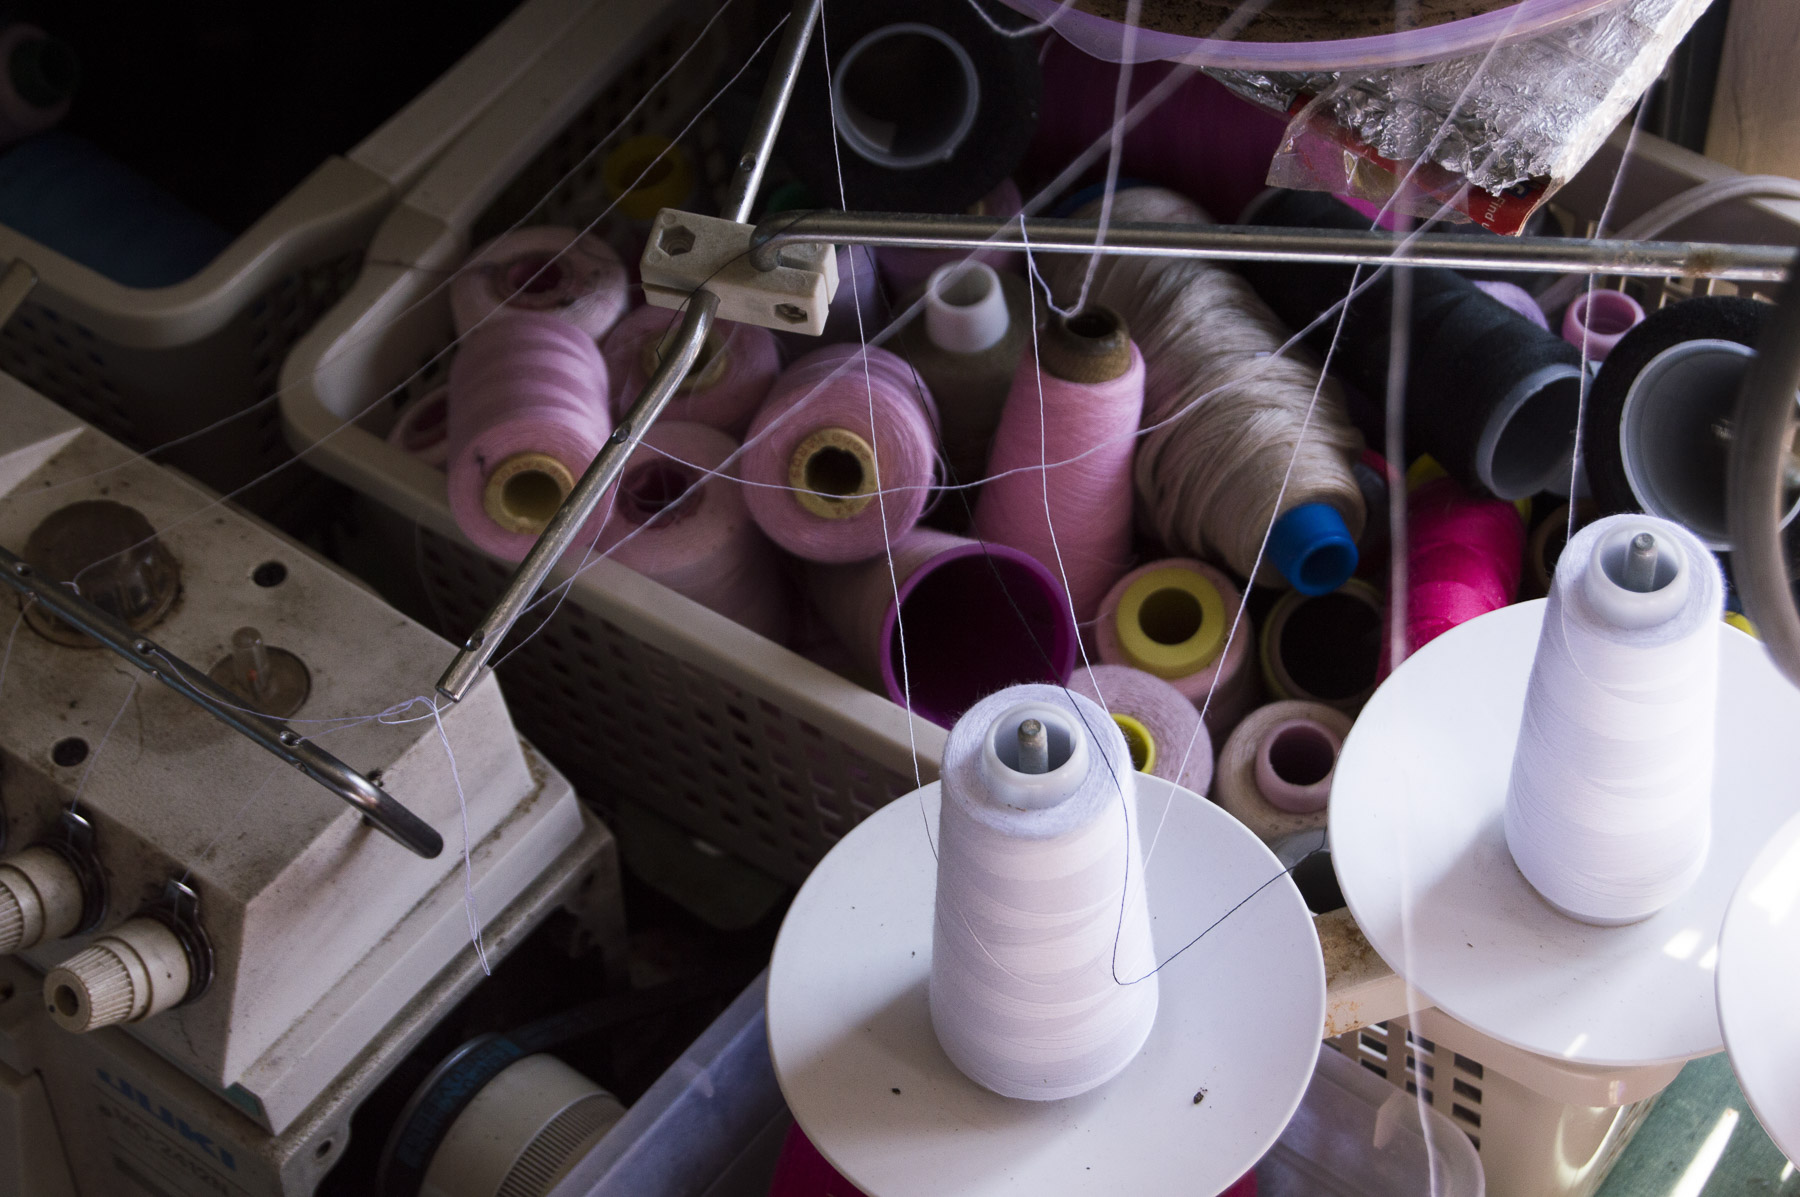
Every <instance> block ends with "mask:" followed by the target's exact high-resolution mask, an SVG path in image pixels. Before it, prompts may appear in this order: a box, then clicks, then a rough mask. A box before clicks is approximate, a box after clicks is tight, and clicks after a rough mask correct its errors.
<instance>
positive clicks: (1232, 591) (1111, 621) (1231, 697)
mask: <svg viewBox="0 0 1800 1197" xmlns="http://www.w3.org/2000/svg"><path fill="white" fill-rule="evenodd" d="M1242 602H1243V596H1242V595H1240V594H1239V593H1238V589H1237V587H1236V586H1234V585H1232V583H1231V579H1230V578H1228V577H1226V576H1225V574H1224V573H1223V572H1221V571H1220V570H1217V569H1214V568H1213V567H1212V566H1210V565H1207V564H1206V563H1204V562H1201V561H1195V560H1193V559H1192V558H1188V557H1171V558H1167V559H1165V560H1162V561H1152V562H1150V563H1149V564H1148V565H1140V566H1139V567H1138V568H1136V569H1134V570H1132V571H1131V572H1130V573H1128V574H1126V575H1125V576H1124V577H1122V578H1120V579H1119V580H1118V581H1117V582H1115V583H1114V584H1113V587H1112V589H1111V590H1109V591H1107V592H1106V597H1105V598H1104V599H1102V600H1101V603H1100V616H1099V618H1098V619H1097V620H1096V621H1095V623H1094V642H1095V645H1096V647H1097V648H1098V650H1099V655H1100V659H1101V660H1102V661H1105V662H1107V663H1108V664H1110V665H1128V666H1131V667H1132V668H1134V669H1141V670H1143V671H1144V672H1145V673H1150V674H1154V675H1155V676H1157V677H1159V678H1162V679H1163V680H1164V681H1166V682H1168V683H1169V684H1170V685H1171V686H1173V687H1174V688H1175V689H1176V690H1177V691H1179V692H1180V693H1181V695H1182V696H1183V697H1185V698H1186V699H1187V700H1188V701H1189V702H1190V703H1192V704H1193V706H1194V708H1195V710H1196V711H1198V710H1199V707H1200V704H1201V703H1203V702H1206V701H1207V694H1208V693H1211V695H1212V701H1211V702H1210V703H1208V705H1207V708H1206V716H1205V718H1206V730H1207V732H1208V734H1209V736H1210V737H1211V740H1212V749H1213V751H1214V752H1215V753H1216V752H1217V751H1218V750H1219V748H1220V747H1221V746H1223V745H1224V743H1225V737H1226V736H1227V735H1229V734H1230V733H1231V729H1232V728H1234V727H1236V726H1237V724H1238V721H1239V720H1240V719H1242V718H1243V717H1244V716H1245V715H1247V714H1249V713H1250V710H1251V709H1252V708H1253V707H1255V706H1256V704H1257V702H1258V701H1259V700H1260V699H1261V698H1262V679H1261V677H1260V675H1259V674H1258V673H1257V671H1256V669H1255V668H1254V667H1253V666H1252V664H1251V660H1250V657H1251V651H1252V650H1251V646H1252V645H1253V644H1254V643H1255V641H1256V628H1255V626H1254V625H1253V624H1252V623H1251V622H1250V617H1249V615H1248V614H1246V615H1245V616H1244V619H1243V622H1242V623H1241V624H1239V625H1238V631H1237V635H1236V636H1235V637H1232V639H1231V647H1230V648H1226V647H1225V640H1226V634H1227V632H1229V630H1230V628H1231V621H1232V619H1233V618H1234V617H1235V616H1236V615H1237V610H1238V607H1239V606H1240V605H1241V604H1242ZM1215 679H1216V684H1215Z"/></svg>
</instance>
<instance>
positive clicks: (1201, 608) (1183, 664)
mask: <svg viewBox="0 0 1800 1197" xmlns="http://www.w3.org/2000/svg"><path fill="white" fill-rule="evenodd" d="M1114 619H1115V623H1116V626H1117V628H1118V633H1119V648H1120V650H1121V651H1122V652H1123V653H1124V654H1125V661H1126V663H1127V664H1129V665H1131V666H1133V667H1134V668H1137V669H1142V670H1143V671H1144V672H1145V673H1151V674H1155V675H1156V676H1157V677H1160V678H1165V679H1167V678H1178V677H1187V676H1188V675H1189V674H1193V673H1199V672H1200V671H1201V670H1202V669H1205V668H1206V667H1207V666H1208V665H1211V664H1212V663H1213V662H1214V661H1216V660H1218V657H1219V654H1220V653H1221V652H1223V651H1224V649H1225V600H1224V598H1222V597H1221V596H1220V594H1219V588H1218V587H1217V586H1214V585H1213V584H1212V582H1211V581H1209V580H1208V579H1207V578H1206V577H1205V576H1203V575H1201V574H1197V573H1194V572H1193V571H1191V570H1186V569H1181V568H1179V567H1177V566H1169V567H1167V568H1165V569H1153V570H1151V571H1150V572H1149V573H1147V574H1145V575H1144V576H1143V577H1141V578H1139V579H1138V580H1137V581H1135V582H1133V583H1132V584H1131V585H1130V586H1127V587H1126V588H1125V593H1124V594H1123V595H1121V596H1120V598H1119V609H1118V613H1117V614H1116V615H1115V616H1114Z"/></svg>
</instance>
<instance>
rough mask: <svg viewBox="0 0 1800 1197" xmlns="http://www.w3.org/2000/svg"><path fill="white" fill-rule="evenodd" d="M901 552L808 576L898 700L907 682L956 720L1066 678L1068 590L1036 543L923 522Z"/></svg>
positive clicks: (841, 632) (914, 702) (919, 701)
mask: <svg viewBox="0 0 1800 1197" xmlns="http://www.w3.org/2000/svg"><path fill="white" fill-rule="evenodd" d="M892 562H893V572H892V573H891V574H890V573H889V571H888V570H889V560H888V558H886V557H878V558H876V559H875V560H873V561H865V562H862V563H860V564H857V565H836V566H819V567H816V568H814V569H812V570H811V571H809V574H808V576H809V578H810V580H811V585H812V594H813V601H814V603H815V604H817V606H818V608H819V611H820V612H821V613H822V614H823V615H824V616H825V619H826V622H828V623H829V624H831V626H832V628H833V630H835V631H836V632H837V634H838V637H839V639H841V640H842V641H843V642H844V644H845V645H847V646H848V647H849V649H850V651H851V654H852V656H853V657H855V659H856V662H857V664H858V665H859V666H861V667H862V668H863V669H864V670H866V671H868V672H870V673H873V674H875V675H876V676H878V677H880V679H881V685H882V688H883V689H884V690H885V691H886V692H887V696H888V697H889V698H891V699H893V700H894V701H895V702H896V703H900V704H902V705H905V704H906V703H907V701H908V691H909V690H910V693H911V706H912V709H913V711H914V712H916V713H917V714H918V715H920V716H921V717H923V718H925V719H929V720H930V721H931V722H933V723H935V724H937V725H938V726H940V727H949V726H950V725H951V724H953V723H955V722H956V720H957V718H958V717H959V716H961V715H962V713H963V712H964V711H966V710H968V709H969V708H970V707H971V706H973V705H974V704H975V703H976V702H977V701H978V700H979V699H982V698H985V697H987V696H988V695H989V694H992V693H993V692H994V691H996V690H1001V689H1004V688H1006V687H1007V686H1011V685H1016V684H1018V683H1021V682H1055V683H1061V682H1063V681H1065V680H1066V679H1067V678H1068V677H1069V671H1070V670H1072V669H1074V668H1075V654H1076V631H1075V622H1074V620H1073V619H1072V618H1070V616H1069V601H1068V598H1067V596H1065V595H1064V593H1063V588H1062V584H1061V583H1060V582H1058V581H1057V580H1056V578H1055V576H1054V575H1052V574H1051V572H1050V571H1049V570H1047V569H1045V568H1044V567H1043V566H1042V565H1041V564H1039V563H1038V562H1037V561H1036V560H1035V559H1034V558H1032V557H1031V556H1030V555H1029V554H1027V553H1023V552H1020V551H1019V550H1018V549H1009V548H1007V547H1006V546H1005V545H998V544H985V545H984V544H981V543H978V542H976V541H973V540H967V539H964V538H963V537H961V536H953V535H951V534H950V533H948V532H939V531H937V530H936V529H933V528H914V529H913V530H912V531H911V532H909V533H907V534H906V535H905V536H903V537H901V538H899V539H898V540H896V541H895V542H894V547H893V557H892ZM896 583H898V585H897V586H896ZM896 593H897V594H898V598H897V599H896ZM902 634H904V636H905V640H904V643H902V639H901V637H902ZM903 650H904V653H905V661H904V665H902V659H901V654H902V651H903ZM1210 759H1211V758H1210V756H1209V757H1208V760H1209V761H1210Z"/></svg>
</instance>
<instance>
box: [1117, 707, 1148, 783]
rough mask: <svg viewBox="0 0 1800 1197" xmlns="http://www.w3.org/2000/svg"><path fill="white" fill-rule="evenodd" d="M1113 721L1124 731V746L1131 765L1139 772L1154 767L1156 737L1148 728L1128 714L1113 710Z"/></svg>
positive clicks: (1146, 771)
mask: <svg viewBox="0 0 1800 1197" xmlns="http://www.w3.org/2000/svg"><path fill="white" fill-rule="evenodd" d="M1113 722H1114V723H1116V724H1118V725H1119V730H1120V731H1122V732H1124V733H1125V748H1126V751H1128V752H1130V753H1131V767H1132V768H1133V769H1136V770H1137V771H1138V772H1139V773H1148V772H1150V770H1152V769H1154V768H1156V737H1155V736H1153V735H1151V734H1150V729H1149V728H1147V727H1145V726H1144V725H1143V723H1142V722H1140V721H1139V720H1137V719H1134V718H1132V717H1131V716H1130V715H1121V714H1119V713H1118V712H1117V711H1114V712H1113Z"/></svg>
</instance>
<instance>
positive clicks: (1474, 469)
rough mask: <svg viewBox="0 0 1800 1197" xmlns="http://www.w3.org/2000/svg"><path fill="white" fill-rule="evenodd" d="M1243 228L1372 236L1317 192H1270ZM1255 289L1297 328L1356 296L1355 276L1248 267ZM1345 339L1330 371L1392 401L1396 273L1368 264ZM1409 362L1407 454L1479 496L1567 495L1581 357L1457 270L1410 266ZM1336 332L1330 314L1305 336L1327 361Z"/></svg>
mask: <svg viewBox="0 0 1800 1197" xmlns="http://www.w3.org/2000/svg"><path fill="white" fill-rule="evenodd" d="M1244 222H1245V223H1246V224H1259V225H1278V226H1282V227H1286V228H1335V229H1366V228H1368V227H1369V222H1368V221H1367V220H1366V219H1365V218H1363V217H1362V216H1360V215H1358V214H1357V213H1356V212H1354V211H1352V210H1351V209H1350V208H1348V207H1346V206H1344V205H1343V204H1341V203H1339V202H1337V201H1336V200H1334V199H1332V198H1331V197H1330V196H1328V195H1324V194H1321V193H1317V192H1302V191H1272V192H1268V193H1266V194H1265V195H1263V196H1262V197H1260V198H1259V199H1257V200H1256V201H1254V202H1253V203H1252V204H1251V206H1250V209H1249V210H1248V211H1247V212H1246V213H1245V215H1244ZM1239 268H1240V269H1241V270H1242V271H1243V274H1244V277H1245V278H1247V279H1249V280H1250V285H1251V286H1253V287H1255V288H1256V290H1257V292H1258V293H1259V294H1260V295H1261V296H1262V297H1263V299H1264V300H1266V301H1267V302H1268V304H1269V306H1270V307H1271V308H1273V309H1275V313H1276V314H1277V315H1279V316H1280V317H1281V318H1282V320H1284V321H1285V322H1287V323H1288V324H1289V325H1291V326H1293V327H1294V328H1303V327H1305V326H1306V325H1308V324H1311V323H1312V322H1313V320H1315V319H1316V318H1317V317H1318V316H1319V314H1320V313H1321V312H1324V311H1326V310H1327V309H1329V308H1331V307H1332V306H1333V305H1334V304H1336V303H1338V302H1340V301H1341V300H1342V299H1343V298H1344V296H1345V295H1347V294H1349V292H1350V287H1351V279H1352V276H1353V275H1354V274H1355V270H1356V268H1355V267H1353V266H1336V265H1329V264H1316V263H1294V262H1244V263H1241V264H1240V266H1239ZM1371 278H1374V282H1373V283H1371V284H1370V285H1369V286H1368V287H1366V288H1364V289H1363V290H1362V291H1361V292H1359V293H1358V294H1357V297H1356V298H1355V299H1354V300H1352V301H1351V303H1350V311H1349V314H1348V315H1347V316H1346V318H1345V320H1344V325H1343V335H1342V336H1341V337H1339V338H1337V349H1336V352H1335V353H1334V354H1333V355H1332V359H1331V367H1332V371H1333V372H1334V373H1336V374H1338V375H1340V376H1341V377H1343V378H1344V379H1345V380H1347V381H1348V382H1350V383H1351V384H1352V385H1354V386H1355V387H1357V388H1358V389H1359V390H1361V391H1362V392H1363V393H1364V394H1365V395H1367V396H1369V397H1370V398H1371V399H1375V400H1377V401H1379V400H1381V399H1382V398H1383V397H1384V396H1386V394H1387V379H1388V356H1389V349H1390V344H1391V336H1390V333H1391V326H1392V309H1393V295H1394V282H1393V280H1394V275H1393V272H1392V271H1389V272H1387V273H1385V274H1381V275H1380V276H1379V277H1376V269H1375V268H1374V267H1371V266H1365V267H1363V269H1362V274H1361V276H1360V279H1359V281H1363V282H1367V281H1368V280H1369V279H1371ZM1412 290H1413V299H1412V323H1411V333H1410V342H1411V345H1410V350H1409V352H1408V355H1407V384H1406V441H1407V452H1408V454H1409V456H1410V455H1411V454H1414V453H1429V454H1431V455H1432V456H1433V457H1435V458H1436V459H1437V460H1438V461H1439V463H1441V464H1442V465H1443V467H1444V468H1445V469H1446V470H1448V471H1449V472H1450V473H1451V474H1452V475H1454V476H1455V477H1456V479H1457V481H1459V482H1461V483H1462V484H1463V485H1464V486H1466V487H1468V488H1470V489H1471V490H1473V491H1474V492H1475V493H1477V494H1493V495H1497V496H1499V497H1500V498H1503V499H1521V498H1524V497H1526V496H1528V495H1533V494H1536V493H1537V492H1539V491H1542V490H1547V489H1566V488H1567V485H1568V481H1569V473H1570V468H1571V458H1572V455H1573V453H1574V447H1575V425H1576V419H1577V415H1576V413H1577V411H1578V410H1579V407H1580V397H1581V390H1580V387H1581V353H1580V351H1579V350H1577V349H1576V348H1575V347H1574V346H1572V345H1570V344H1568V343H1567V342H1566V341H1564V340H1563V339H1562V338H1560V337H1558V336H1555V335H1554V334H1552V333H1549V332H1546V331H1545V330H1544V329H1541V328H1539V327H1538V326H1537V325H1536V324H1533V323H1532V322H1531V321H1530V320H1527V319H1526V318H1525V317H1523V316H1521V315H1519V314H1518V313H1517V312H1514V311H1513V310H1512V309H1510V308H1508V307H1507V306H1506V305H1505V304H1503V303H1501V302H1499V301H1498V300H1496V299H1493V298H1490V297H1489V296H1488V295H1486V294H1484V293H1483V292H1482V291H1481V290H1480V289H1479V288H1478V287H1476V286H1475V284H1474V283H1472V282H1470V281H1469V280H1468V279H1466V278H1464V277H1463V276H1462V275H1460V274H1457V273H1456V272H1455V271H1453V270H1445V269H1441V268H1434V267H1415V268H1413V270H1412ZM1336 332H1337V317H1336V316H1335V315H1333V316H1331V317H1330V318H1328V319H1327V320H1325V321H1323V322H1322V323H1321V324H1320V326H1319V327H1318V328H1316V329H1314V330H1313V331H1312V332H1311V333H1309V334H1308V335H1307V341H1308V343H1309V344H1311V345H1312V346H1313V348H1314V349H1315V350H1316V351H1317V352H1318V353H1319V354H1320V355H1321V356H1323V355H1324V353H1325V351H1326V350H1327V348H1328V347H1329V346H1330V345H1331V343H1332V340H1333V337H1334V335H1335V334H1336Z"/></svg>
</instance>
